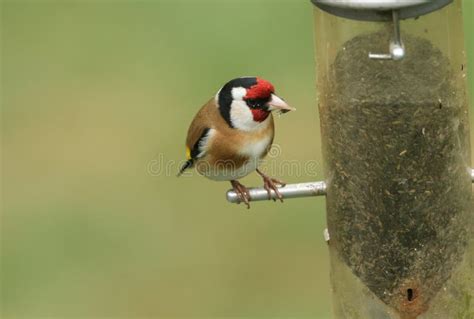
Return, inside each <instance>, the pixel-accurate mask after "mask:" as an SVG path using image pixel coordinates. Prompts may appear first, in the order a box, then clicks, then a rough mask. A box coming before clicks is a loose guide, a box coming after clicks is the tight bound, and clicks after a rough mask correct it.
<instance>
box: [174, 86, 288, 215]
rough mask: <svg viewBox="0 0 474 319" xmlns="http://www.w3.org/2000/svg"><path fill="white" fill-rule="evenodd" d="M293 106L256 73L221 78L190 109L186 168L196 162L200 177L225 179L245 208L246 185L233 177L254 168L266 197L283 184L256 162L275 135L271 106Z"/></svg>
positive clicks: (284, 109) (283, 109)
mask: <svg viewBox="0 0 474 319" xmlns="http://www.w3.org/2000/svg"><path fill="white" fill-rule="evenodd" d="M293 110H295V109H294V108H292V107H290V106H289V105H288V104H287V103H286V102H285V101H283V99H281V98H279V97H278V96H277V95H275V89H274V87H273V85H272V84H271V83H270V82H268V81H266V80H264V79H262V78H259V77H241V78H236V79H233V80H231V81H229V82H227V83H226V84H225V85H224V86H223V87H222V88H221V89H220V90H219V91H218V92H217V94H216V95H215V96H214V97H213V98H211V99H210V100H209V101H208V102H207V103H206V104H205V105H204V106H203V107H202V108H201V109H200V110H199V112H198V113H197V114H196V116H195V117H194V119H193V121H192V122H191V125H190V127H189V130H188V136H187V139H186V158H187V161H186V163H185V164H184V165H183V166H182V167H181V169H180V171H179V173H178V176H179V175H181V174H182V173H183V172H184V171H185V170H186V169H188V168H191V167H196V170H197V171H198V172H199V173H200V174H201V175H203V176H205V177H207V178H209V179H212V180H216V181H230V183H231V185H232V188H233V189H234V190H235V192H236V193H237V194H238V196H239V198H240V201H241V202H243V203H245V204H246V205H247V208H250V205H249V201H250V194H249V191H248V189H247V188H246V187H245V186H244V185H242V184H241V183H239V182H238V179H240V178H242V177H244V176H246V175H248V174H250V173H251V172H253V171H256V172H257V173H258V174H259V175H260V176H261V177H262V178H263V186H264V188H265V189H266V190H267V192H268V196H269V198H271V191H272V190H273V191H274V192H275V194H276V196H277V197H278V198H279V199H280V200H281V201H282V202H283V197H282V195H281V193H280V192H279V191H278V187H277V185H278V186H281V187H283V186H285V183H283V182H282V181H279V180H277V179H274V178H271V177H269V176H267V175H265V174H263V173H262V172H261V171H260V170H259V169H258V165H259V163H260V162H261V160H262V159H263V158H264V157H265V155H267V153H268V151H269V149H270V147H271V146H272V142H273V137H274V134H275V130H274V123H273V117H272V111H279V112H281V113H286V112H289V111H293Z"/></svg>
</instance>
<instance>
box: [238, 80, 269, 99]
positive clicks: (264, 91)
mask: <svg viewBox="0 0 474 319" xmlns="http://www.w3.org/2000/svg"><path fill="white" fill-rule="evenodd" d="M273 92H275V89H274V88H273V85H272V84H271V83H270V82H268V81H266V80H264V79H261V78H257V84H255V85H252V86H251V87H250V88H248V89H247V95H245V99H266V98H268V97H270V95H271V94H272V93H273Z"/></svg>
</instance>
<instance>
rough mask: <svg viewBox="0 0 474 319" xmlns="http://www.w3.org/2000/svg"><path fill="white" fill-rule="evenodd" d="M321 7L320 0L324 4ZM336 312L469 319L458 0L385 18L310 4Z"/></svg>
mask: <svg viewBox="0 0 474 319" xmlns="http://www.w3.org/2000/svg"><path fill="white" fill-rule="evenodd" d="M326 2H330V1H326ZM314 21H315V24H314V28H315V32H314V34H315V45H316V63H317V91H318V107H319V112H320V118H321V130H322V138H323V156H324V161H325V176H326V184H327V189H326V193H327V195H326V198H327V223H328V231H329V236H330V241H329V250H330V256H331V282H332V288H333V303H334V313H335V317H336V318H346V319H350V318H364V319H365V318H376V319H389V318H402V319H413V318H430V319H431V318H439V319H447V318H470V316H473V313H474V298H473V297H474V279H473V275H474V274H473V270H474V268H473V263H474V245H473V233H474V232H473V221H474V216H473V204H472V199H471V197H472V184H471V170H470V167H471V158H470V142H469V118H468V99H467V84H466V64H465V48H464V37H463V24H462V11H461V0H455V1H454V2H452V3H450V4H447V5H444V6H440V8H439V9H437V10H435V11H432V12H431V13H427V14H424V15H422V16H420V17H418V18H416V19H413V18H412V19H406V20H403V17H402V18H401V20H400V38H401V42H402V43H403V46H404V49H405V54H404V56H403V58H402V59H398V60H396V59H371V58H369V53H370V52H388V50H389V45H388V44H389V43H391V41H393V36H394V32H393V30H394V29H393V27H394V25H393V21H392V20H390V19H389V20H387V21H379V22H370V21H363V19H362V20H354V19H347V18H343V17H339V16H336V15H334V14H332V13H328V12H326V11H324V10H322V9H320V8H317V7H315V8H314Z"/></svg>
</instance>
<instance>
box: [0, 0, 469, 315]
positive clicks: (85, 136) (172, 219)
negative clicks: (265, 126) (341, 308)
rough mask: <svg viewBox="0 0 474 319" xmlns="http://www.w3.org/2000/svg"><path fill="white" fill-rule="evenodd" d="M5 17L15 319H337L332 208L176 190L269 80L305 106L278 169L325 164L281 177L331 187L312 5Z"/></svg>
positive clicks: (199, 182)
mask: <svg viewBox="0 0 474 319" xmlns="http://www.w3.org/2000/svg"><path fill="white" fill-rule="evenodd" d="M465 4H466V8H465V13H466V30H472V28H473V27H474V25H473V24H474V23H473V22H472V21H473V16H474V14H473V8H474V3H473V2H472V1H467V0H466V1H465ZM0 8H1V11H2V12H1V36H2V38H1V45H2V48H1V89H2V92H1V97H2V120H3V122H2V124H3V125H2V154H3V157H2V204H3V207H2V224H1V225H2V232H1V235H2V247H1V248H2V250H1V253H2V256H1V257H2V261H1V262H2V264H1V266H2V267H1V270H2V273H1V275H2V276H1V289H2V291H1V303H2V305H1V306H2V314H3V316H2V317H4V318H20V317H21V318H38V317H53V316H54V317H58V318H68V317H82V318H98V317H110V318H145V317H147V318H169V317H189V318H191V317H193V318H211V317H224V316H235V317H241V318H243V317H245V318H275V317H291V318H310V317H311V318H327V317H329V314H330V300H329V279H328V272H329V269H328V256H327V250H326V247H325V242H324V240H323V237H322V232H323V229H324V228H325V215H324V200H323V199H322V198H319V199H318V198H316V199H299V200H288V201H287V202H285V204H283V205H282V204H280V203H273V202H262V203H254V204H253V207H252V209H251V210H250V211H247V210H246V209H245V208H244V207H243V206H242V205H240V206H238V205H231V204H228V203H227V202H226V201H225V199H224V194H225V191H226V190H227V189H228V187H229V185H228V184H227V183H215V182H212V181H209V180H206V179H204V178H201V177H197V176H193V177H191V178H188V177H183V178H180V179H177V178H176V177H175V173H176V170H177V163H176V161H180V160H182V159H183V157H184V146H183V144H184V138H185V134H186V130H187V127H188V124H189V122H190V121H191V119H192V117H193V116H194V113H195V112H196V111H197V109H198V108H199V107H200V106H201V105H202V104H203V103H204V102H206V101H207V100H208V99H209V97H210V96H212V95H213V94H215V92H216V91H217V89H218V88H219V87H220V86H221V85H222V84H223V83H225V82H226V81H227V80H229V79H231V78H234V77H237V76H241V75H260V76H262V77H264V78H267V79H269V80H271V81H272V82H273V83H274V84H275V86H276V88H277V92H278V93H279V94H280V95H281V96H283V97H284V98H285V99H286V100H288V101H289V102H291V104H292V105H294V106H296V107H297V108H298V111H297V112H295V113H290V114H287V115H285V116H284V117H282V118H280V119H277V124H276V125H277V136H276V143H278V145H279V146H280V147H281V154H279V156H278V157H277V158H273V159H272V160H273V161H276V163H281V162H283V161H285V160H286V161H296V162H303V161H308V160H315V161H316V162H317V163H318V165H317V167H316V168H317V174H315V176H305V175H304V174H290V173H289V172H283V174H280V175H279V176H278V177H279V178H282V179H284V180H286V181H287V182H298V181H308V180H316V179H320V178H322V174H321V165H320V163H321V155H320V135H319V118H318V114H317V111H316V106H315V102H314V101H315V90H314V82H315V81H314V78H315V75H314V58H313V39H312V36H313V30H312V27H313V24H312V7H311V4H310V3H309V1H307V0H305V1H303V0H300V1H291V0H280V1H270V0H258V1H249V0H229V1H225V2H224V1H217V0H215V1H158V0H157V1H146V0H144V1H132V0H129V1H112V0H102V1H99V0H95V1H94V0H83V1H68V2H66V1H64V2H62V1H55V0H51V1H47V0H41V1H33V0H30V1H22V0H18V1H14V0H3V1H2V2H1V7H0ZM466 40H467V42H468V52H469V61H474V60H473V51H474V47H473V43H474V41H473V39H472V37H467V38H466ZM471 78H472V77H471ZM472 84H473V82H472V81H471V82H470V90H471V93H472V92H473V87H472ZM173 161H174V162H173ZM160 163H168V164H169V166H170V170H169V172H166V171H161V172H160V171H159V170H158V167H160V166H159V165H160ZM254 175H255V174H254ZM243 182H244V183H245V184H248V185H259V184H260V183H261V181H260V179H259V178H258V177H257V176H249V177H247V178H245V179H244V180H243Z"/></svg>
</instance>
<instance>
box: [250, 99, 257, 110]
mask: <svg viewBox="0 0 474 319" xmlns="http://www.w3.org/2000/svg"><path fill="white" fill-rule="evenodd" d="M247 105H248V106H249V107H250V108H251V109H256V108H258V107H260V102H259V101H258V100H254V99H248V100H247Z"/></svg>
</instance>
